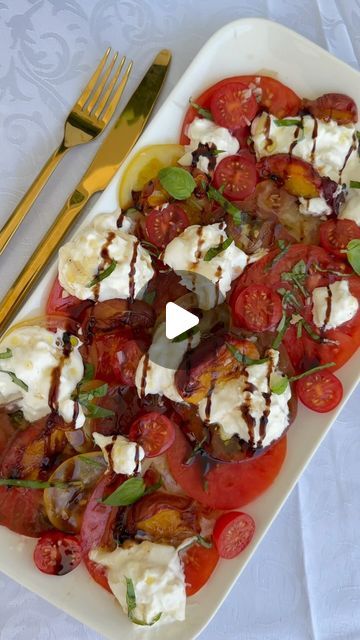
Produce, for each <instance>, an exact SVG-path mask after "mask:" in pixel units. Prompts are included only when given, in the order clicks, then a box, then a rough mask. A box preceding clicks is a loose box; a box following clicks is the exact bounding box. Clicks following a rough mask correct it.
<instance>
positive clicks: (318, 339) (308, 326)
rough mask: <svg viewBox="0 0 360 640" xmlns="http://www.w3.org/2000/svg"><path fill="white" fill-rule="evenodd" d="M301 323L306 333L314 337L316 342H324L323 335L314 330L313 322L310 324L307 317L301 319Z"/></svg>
mask: <svg viewBox="0 0 360 640" xmlns="http://www.w3.org/2000/svg"><path fill="white" fill-rule="evenodd" d="M301 324H302V326H303V327H304V329H305V331H306V333H308V334H309V336H310V338H312V339H313V340H315V342H322V341H323V339H322V338H321V336H319V334H318V333H316V331H314V329H313V328H312V326H311V324H309V323H308V322H307V321H306V320H305V318H303V319H302V320H301Z"/></svg>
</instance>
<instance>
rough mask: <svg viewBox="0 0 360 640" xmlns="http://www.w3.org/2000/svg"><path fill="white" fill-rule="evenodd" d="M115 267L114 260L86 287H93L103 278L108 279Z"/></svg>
mask: <svg viewBox="0 0 360 640" xmlns="http://www.w3.org/2000/svg"><path fill="white" fill-rule="evenodd" d="M115 267H116V260H111V262H110V264H109V266H108V267H106V269H104V271H100V273H98V274H97V275H96V276H95V278H94V279H93V280H91V282H89V284H88V285H87V286H88V287H94V286H95V285H96V284H99V282H101V281H102V280H105V278H108V277H109V276H110V275H111V274H112V272H113V271H114V269H115Z"/></svg>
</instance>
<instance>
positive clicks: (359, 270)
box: [344, 239, 360, 276]
mask: <svg viewBox="0 0 360 640" xmlns="http://www.w3.org/2000/svg"><path fill="white" fill-rule="evenodd" d="M344 253H346V255H347V259H348V261H349V262H350V264H351V266H352V268H353V269H354V271H355V273H356V274H357V275H358V276H360V240H355V239H354V240H350V242H349V244H348V246H347V247H346V249H345V251H344Z"/></svg>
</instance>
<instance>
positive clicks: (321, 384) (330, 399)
mask: <svg viewBox="0 0 360 640" xmlns="http://www.w3.org/2000/svg"><path fill="white" fill-rule="evenodd" d="M296 390H297V394H298V396H299V399H300V400H301V402H302V403H303V404H304V405H305V406H306V407H308V409H312V411H317V412H318V413H326V412H327V411H332V410H333V409H335V407H337V405H338V404H339V402H341V399H342V396H343V386H342V384H341V382H340V380H339V378H337V377H336V376H334V374H333V373H331V372H330V371H326V370H324V371H316V372H315V373H312V374H311V375H309V376H306V377H305V378H302V379H301V380H298V381H297V383H296Z"/></svg>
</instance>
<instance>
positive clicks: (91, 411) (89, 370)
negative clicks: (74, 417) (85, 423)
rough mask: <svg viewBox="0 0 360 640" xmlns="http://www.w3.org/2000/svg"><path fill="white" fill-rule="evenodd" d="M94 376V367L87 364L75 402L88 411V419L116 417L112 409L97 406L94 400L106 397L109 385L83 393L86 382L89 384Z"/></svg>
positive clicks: (74, 398) (74, 397)
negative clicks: (82, 389)
mask: <svg viewBox="0 0 360 640" xmlns="http://www.w3.org/2000/svg"><path fill="white" fill-rule="evenodd" d="M93 375H94V367H93V366H92V365H88V364H87V363H86V364H85V374H84V377H83V379H82V380H81V382H80V384H79V385H78V387H77V392H76V394H75V395H74V396H73V400H75V401H78V402H79V404H81V406H83V407H84V408H85V409H86V417H87V418H93V419H94V420H95V419H97V418H110V417H111V416H113V415H115V414H114V411H111V410H110V409H105V408H104V407H100V406H98V405H97V404H94V403H93V400H94V398H103V397H104V396H106V394H107V392H108V388H109V385H108V384H106V383H105V384H101V385H99V386H98V387H95V389H89V390H88V391H81V387H82V385H83V384H84V383H85V382H89V380H92V377H93Z"/></svg>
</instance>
